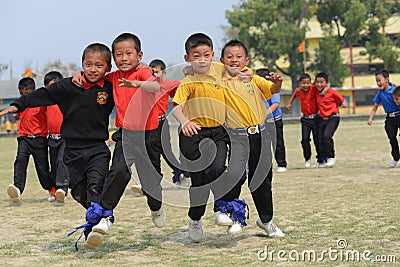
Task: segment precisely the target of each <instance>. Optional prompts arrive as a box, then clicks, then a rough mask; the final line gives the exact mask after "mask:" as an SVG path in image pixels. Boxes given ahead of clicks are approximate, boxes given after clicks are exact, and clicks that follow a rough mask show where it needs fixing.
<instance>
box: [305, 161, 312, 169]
mask: <svg viewBox="0 0 400 267" xmlns="http://www.w3.org/2000/svg"><path fill="white" fill-rule="evenodd" d="M304 167H305V168H307V169H308V168H311V161H310V160H306V162H305V163H304Z"/></svg>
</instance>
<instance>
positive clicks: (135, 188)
mask: <svg viewBox="0 0 400 267" xmlns="http://www.w3.org/2000/svg"><path fill="white" fill-rule="evenodd" d="M131 190H132V191H133V192H134V193H136V194H139V195H142V196H144V193H143V190H142V186H141V185H140V184H134V185H132V187H131Z"/></svg>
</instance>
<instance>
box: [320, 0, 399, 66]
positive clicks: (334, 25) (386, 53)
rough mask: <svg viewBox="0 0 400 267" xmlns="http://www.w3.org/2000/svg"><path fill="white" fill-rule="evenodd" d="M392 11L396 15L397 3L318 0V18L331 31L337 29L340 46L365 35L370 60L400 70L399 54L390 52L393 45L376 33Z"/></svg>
mask: <svg viewBox="0 0 400 267" xmlns="http://www.w3.org/2000/svg"><path fill="white" fill-rule="evenodd" d="M393 12H398V1H397V0H396V1H385V0H351V1H349V0H319V1H318V11H317V18H318V20H319V22H320V23H321V24H322V25H324V26H327V27H329V28H330V30H332V31H333V30H334V29H336V32H337V37H338V39H339V41H340V44H341V46H342V47H344V46H346V45H348V46H351V45H352V44H354V43H356V42H358V41H360V39H361V37H362V35H361V33H364V35H365V37H366V38H367V40H368V41H367V42H365V48H366V51H367V53H368V54H369V58H370V60H372V59H375V58H381V59H382V60H383V61H384V62H385V64H386V65H387V66H389V67H390V68H392V69H395V70H399V67H400V66H399V62H398V58H399V53H398V52H397V51H396V50H394V49H393V48H394V47H395V45H396V44H395V43H394V42H393V41H391V39H390V38H389V37H388V36H386V35H385V34H381V33H380V32H379V31H380V29H381V27H384V26H385V25H386V22H387V20H388V19H389V18H390V16H391V14H393ZM341 26H343V28H342V27H341ZM364 54H365V53H364Z"/></svg>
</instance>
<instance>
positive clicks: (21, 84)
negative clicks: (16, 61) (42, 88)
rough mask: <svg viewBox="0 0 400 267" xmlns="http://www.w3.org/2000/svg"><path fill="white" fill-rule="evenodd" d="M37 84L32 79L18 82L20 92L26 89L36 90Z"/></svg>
mask: <svg viewBox="0 0 400 267" xmlns="http://www.w3.org/2000/svg"><path fill="white" fill-rule="evenodd" d="M35 87H36V84H35V81H34V80H33V79H32V78H31V77H24V78H22V79H21V80H19V82H18V90H22V89H25V88H29V89H33V90H35Z"/></svg>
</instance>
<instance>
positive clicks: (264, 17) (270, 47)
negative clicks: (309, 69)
mask: <svg viewBox="0 0 400 267" xmlns="http://www.w3.org/2000/svg"><path fill="white" fill-rule="evenodd" d="M312 3H313V1H307V0H249V1H244V0H242V1H241V2H240V3H239V4H238V5H237V6H236V5H234V6H233V11H229V10H228V11H226V17H227V20H228V22H229V23H230V24H231V26H232V28H233V29H229V28H226V34H227V35H228V36H229V35H230V37H233V38H238V39H239V40H241V41H242V42H244V43H245V44H246V46H247V47H248V48H249V51H250V56H251V59H252V60H256V61H260V62H262V63H264V64H265V65H266V66H268V67H270V68H273V67H276V68H277V69H279V70H280V71H281V72H282V73H284V74H286V75H289V76H290V78H291V80H292V87H293V89H294V88H295V87H296V85H297V77H298V75H299V74H300V73H302V72H303V68H304V66H303V55H302V53H299V52H298V50H297V48H298V46H299V44H300V43H301V42H302V41H303V40H304V39H305V33H306V29H307V28H306V27H307V23H306V22H307V19H309V18H310V17H311V16H312V12H311V9H310V7H312ZM228 29H229V31H228ZM281 56H284V57H285V59H286V60H287V61H289V63H290V66H289V68H288V70H287V71H284V70H283V69H282V68H281V66H279V65H277V60H278V59H279V58H280V57H281Z"/></svg>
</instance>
